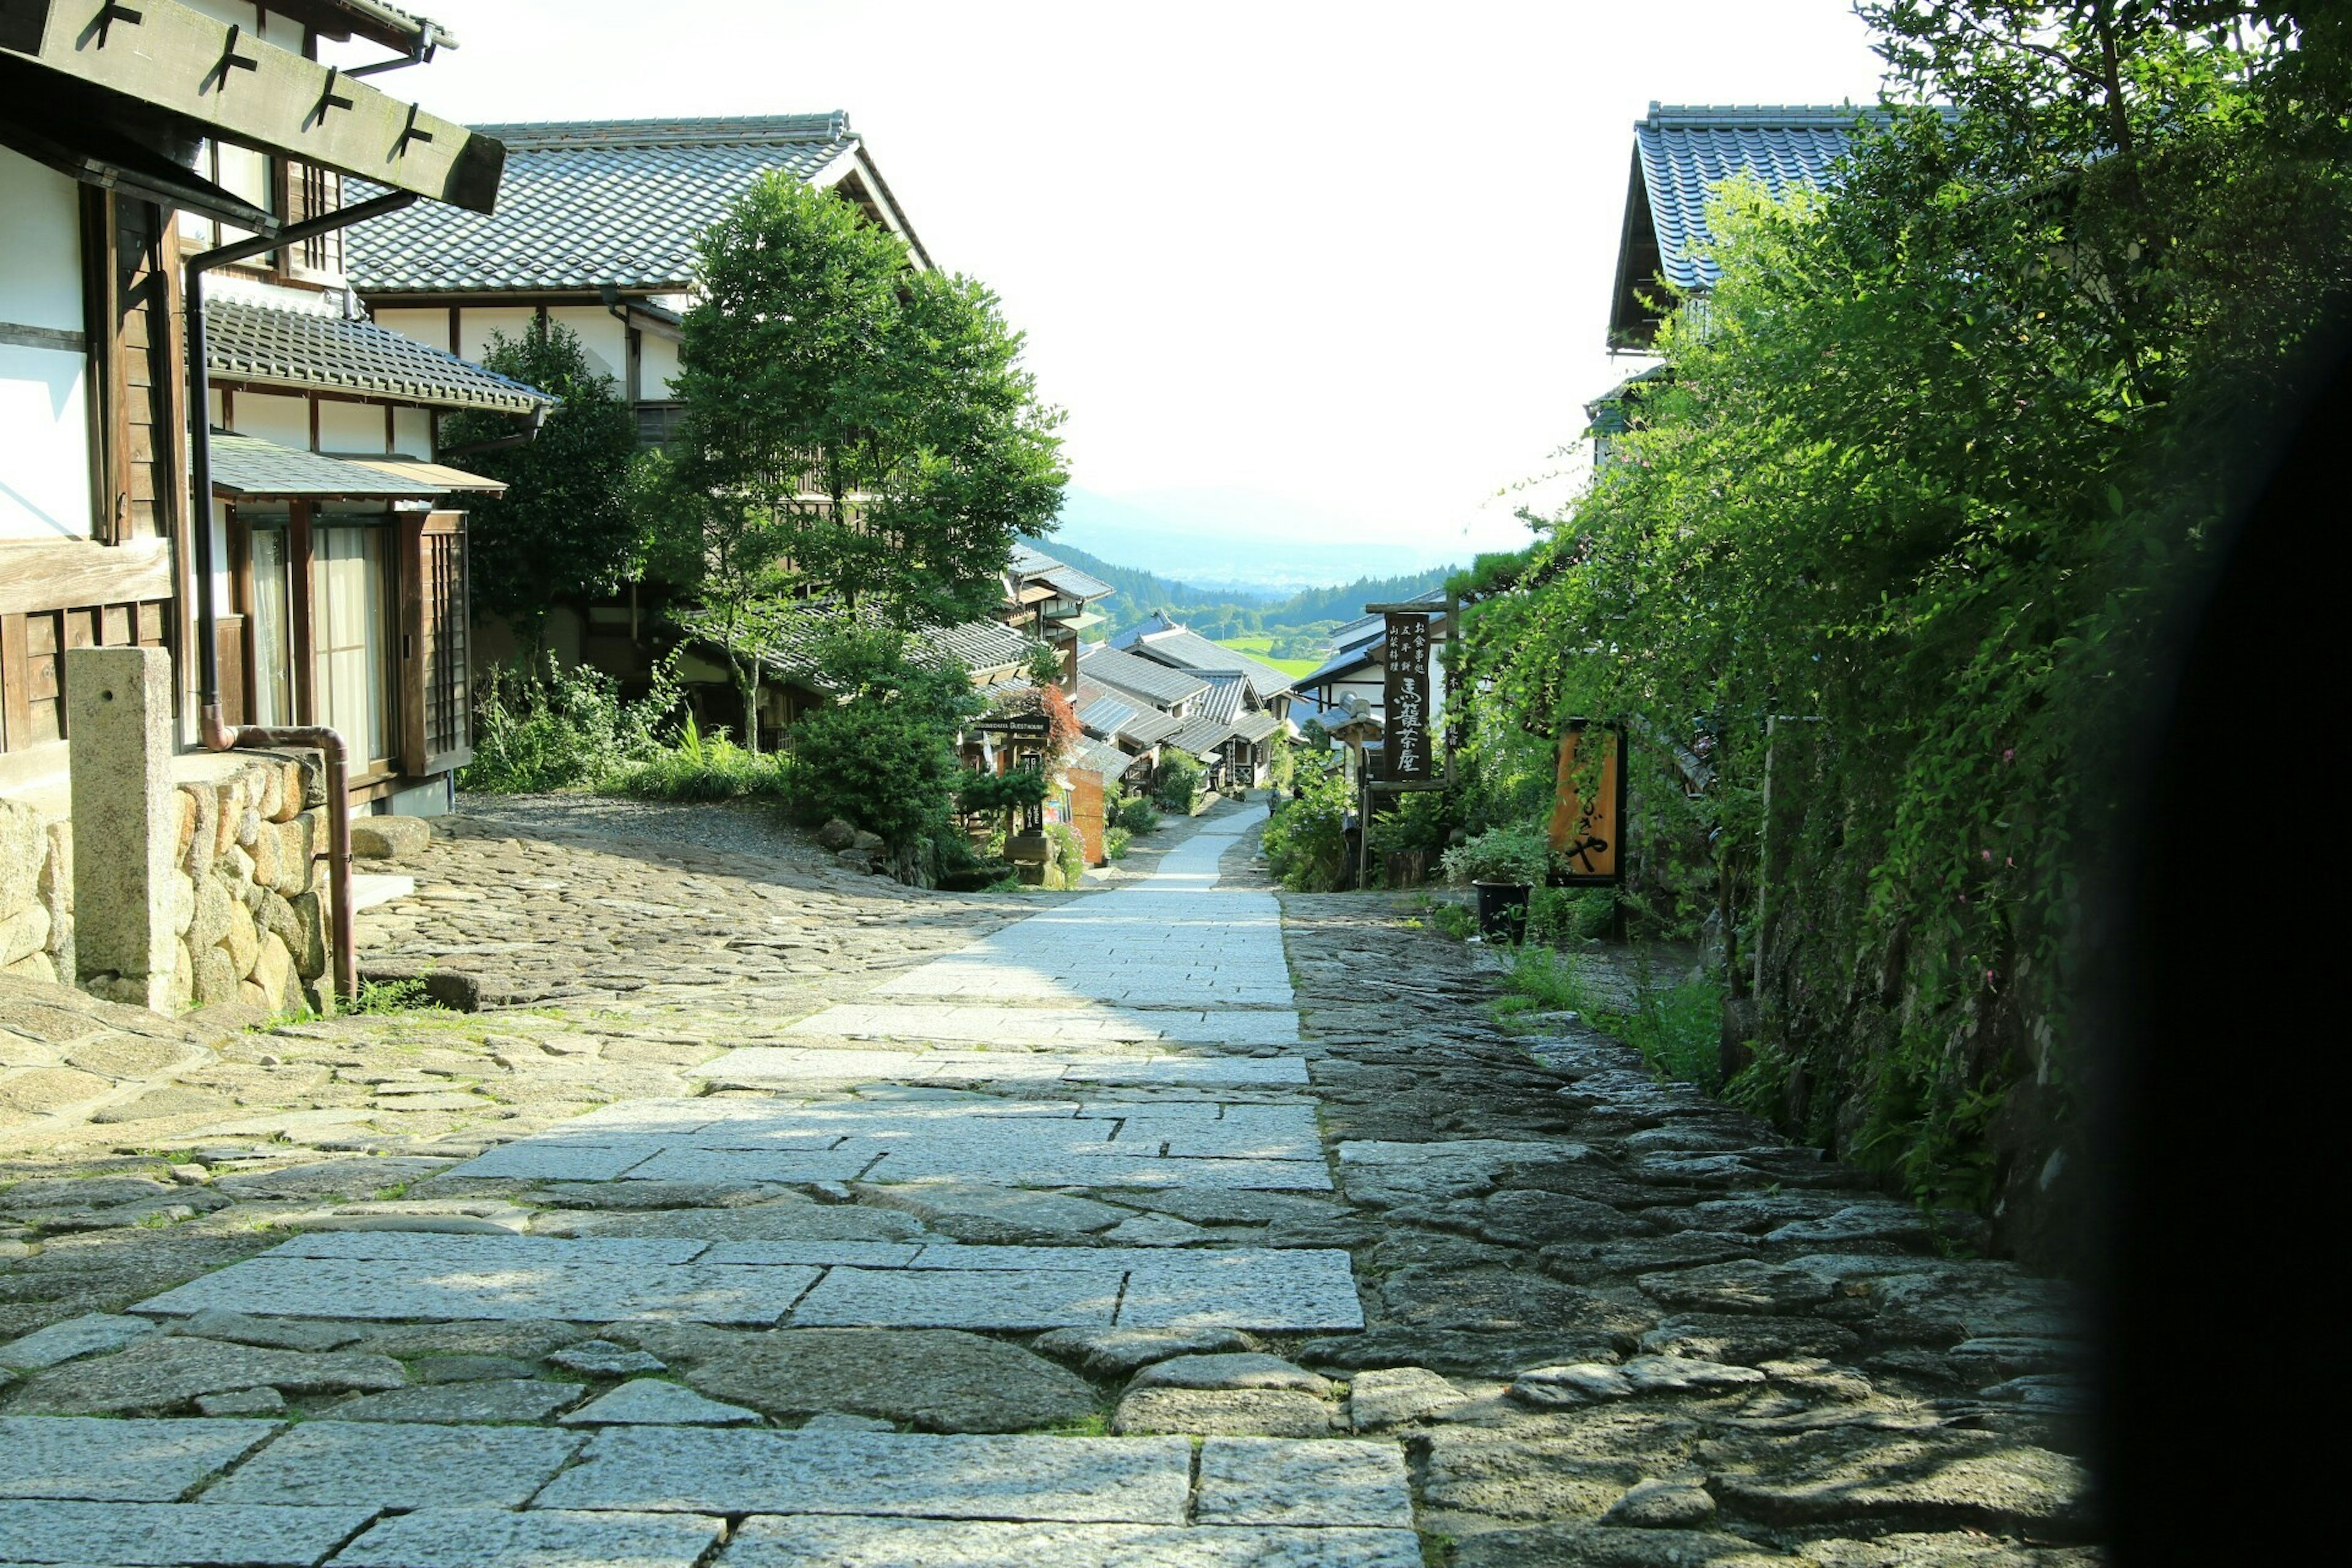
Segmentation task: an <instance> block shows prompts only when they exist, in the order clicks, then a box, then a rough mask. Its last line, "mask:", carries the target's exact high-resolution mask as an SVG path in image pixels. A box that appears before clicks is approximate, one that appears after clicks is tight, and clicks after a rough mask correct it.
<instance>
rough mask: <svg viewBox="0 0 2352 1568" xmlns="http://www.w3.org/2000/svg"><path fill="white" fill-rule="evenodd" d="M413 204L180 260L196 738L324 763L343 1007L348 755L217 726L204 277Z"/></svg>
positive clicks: (351, 986)
mask: <svg viewBox="0 0 2352 1568" xmlns="http://www.w3.org/2000/svg"><path fill="white" fill-rule="evenodd" d="M416 200H417V197H416V195H415V193H414V192H410V191H395V192H394V193H393V194H391V195H383V196H378V197H376V198H375V199H374V200H373V201H367V202H362V203H360V204H359V205H357V206H352V207H345V208H343V209H342V210H341V211H340V212H332V213H327V214H325V215H323V216H319V217H315V218H310V219H308V220H307V221H305V222H302V223H298V224H294V225H292V226H289V227H286V228H281V229H279V230H278V232H277V233H276V234H275V235H272V236H268V237H261V236H256V237H254V238H252V239H241V240H238V241H237V242H236V244H234V245H224V246H221V247H217V248H215V249H212V250H206V251H201V252H199V253H197V254H196V255H194V256H191V257H189V258H187V261H186V267H187V280H186V285H185V287H184V289H183V291H182V294H181V310H182V312H183V314H184V318H185V325H186V328H187V342H188V350H187V352H188V407H189V426H190V435H189V442H188V479H189V487H188V488H189V490H190V492H191V500H192V505H191V507H190V510H191V511H192V512H193V513H194V516H193V517H192V518H191V519H190V520H189V521H190V523H191V526H192V528H193V530H194V533H195V541H196V605H197V609H196V668H197V671H198V679H197V690H196V702H197V707H198V710H199V713H200V715H201V718H200V725H201V736H202V740H203V742H204V747H205V750H206V751H208V752H227V751H236V750H240V749H243V750H255V749H258V748H262V747H267V746H300V747H305V748H311V747H315V748H316V749H317V750H318V751H319V752H321V753H322V754H323V755H324V756H325V758H326V763H327V857H326V858H327V900H328V910H329V914H330V918H331V920H332V921H333V929H334V943H335V994H337V995H338V996H341V998H343V999H344V1000H345V1001H349V1000H351V999H352V997H354V996H356V995H358V994H359V988H360V983H359V954H358V953H357V952H354V951H352V798H351V750H350V748H349V747H348V746H346V745H345V744H344V743H343V738H342V736H341V734H339V733H337V732H336V731H334V730H332V729H330V728H328V727H327V726H326V725H323V724H301V725H294V726H290V727H279V728H263V727H261V726H259V725H252V724H247V725H235V724H224V723H222V722H221V711H220V629H219V625H218V617H219V613H220V609H219V604H218V600H217V595H216V593H215V589H214V587H213V448H212V429H213V420H212V376H211V374H210V373H209V371H208V369H207V367H206V366H205V273H207V272H209V271H211V270H212V269H213V268H215V267H223V266H226V265H227V264H228V263H230V262H232V261H242V260H244V259H246V258H247V257H251V256H259V255H261V254H262V253H263V252H265V251H270V250H278V249H282V248H284V247H288V246H293V245H299V244H301V243H303V242H304V241H305V240H310V239H315V238H317V237H319V236H320V235H322V234H332V233H333V232H334V231H335V230H337V229H340V228H345V227H348V226H351V225H352V224H355V223H363V222H365V221H366V220H367V219H369V218H372V217H382V216H384V215H385V214H387V213H395V212H398V211H399V210H400V209H401V208H403V207H405V206H408V205H412V204H414V203H415V201H416Z"/></svg>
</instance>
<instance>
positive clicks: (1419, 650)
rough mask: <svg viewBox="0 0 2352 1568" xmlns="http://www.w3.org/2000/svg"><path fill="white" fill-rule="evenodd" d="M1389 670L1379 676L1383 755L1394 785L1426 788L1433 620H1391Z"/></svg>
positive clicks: (1394, 615)
mask: <svg viewBox="0 0 2352 1568" xmlns="http://www.w3.org/2000/svg"><path fill="white" fill-rule="evenodd" d="M1388 628H1389V633H1388V656H1387V668H1386V669H1385V670H1384V671H1383V672H1382V674H1381V713H1382V730H1383V734H1382V736H1381V753H1382V755H1383V757H1384V758H1385V759H1386V761H1387V763H1388V768H1387V779H1388V782H1389V783H1391V784H1422V783H1426V782H1427V781H1428V780H1429V778H1430V777H1431V776H1432V774H1433V768H1432V765H1431V763H1432V758H1431V754H1430V745H1429V719H1430V711H1429V710H1430V690H1429V645H1430V637H1429V616H1426V615H1400V614H1397V613H1394V612H1391V614H1390V615H1389V617H1388Z"/></svg>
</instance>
